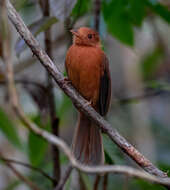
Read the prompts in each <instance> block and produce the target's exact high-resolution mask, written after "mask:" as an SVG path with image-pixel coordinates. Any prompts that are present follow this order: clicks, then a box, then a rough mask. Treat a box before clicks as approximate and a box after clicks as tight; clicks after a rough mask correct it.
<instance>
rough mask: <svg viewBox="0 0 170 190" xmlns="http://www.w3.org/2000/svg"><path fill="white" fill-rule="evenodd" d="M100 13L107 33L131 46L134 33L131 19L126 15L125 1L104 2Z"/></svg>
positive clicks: (126, 6) (126, 4)
mask: <svg viewBox="0 0 170 190" xmlns="http://www.w3.org/2000/svg"><path fill="white" fill-rule="evenodd" d="M102 12H103V16H104V20H105V22H106V25H107V29H108V31H109V32H110V33H111V34H112V35H113V36H115V37H116V38H117V39H119V40H120V41H121V42H123V43H125V44H127V45H130V46H133V44H134V32H133V26H132V23H131V19H130V17H129V14H128V3H127V1H126V0H119V1H117V0H112V1H110V2H108V3H107V2H106V1H104V2H103V4H102Z"/></svg>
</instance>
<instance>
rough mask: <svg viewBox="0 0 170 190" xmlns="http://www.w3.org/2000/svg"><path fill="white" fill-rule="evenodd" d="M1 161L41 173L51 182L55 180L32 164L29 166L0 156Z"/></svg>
mask: <svg viewBox="0 0 170 190" xmlns="http://www.w3.org/2000/svg"><path fill="white" fill-rule="evenodd" d="M0 159H1V160H3V161H5V162H9V163H13V164H17V165H20V166H24V167H26V168H29V169H31V170H34V171H36V172H38V173H40V174H41V175H43V176H44V177H46V178H47V179H49V180H50V181H52V182H54V181H55V179H53V178H52V177H51V176H49V175H48V174H47V173H45V172H44V171H43V170H41V169H40V168H37V167H34V166H32V165H30V164H27V163H25V162H21V161H18V160H13V159H8V158H4V157H1V156H0Z"/></svg>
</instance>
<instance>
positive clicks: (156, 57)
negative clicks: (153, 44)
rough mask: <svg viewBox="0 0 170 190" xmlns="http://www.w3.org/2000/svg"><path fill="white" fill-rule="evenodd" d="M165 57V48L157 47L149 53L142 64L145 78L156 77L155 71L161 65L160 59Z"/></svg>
mask: <svg viewBox="0 0 170 190" xmlns="http://www.w3.org/2000/svg"><path fill="white" fill-rule="evenodd" d="M162 57H163V50H162V49H161V48H159V47H158V48H155V49H154V50H153V51H152V52H151V53H149V54H148V55H147V56H146V57H145V58H144V59H143V60H142V64H141V69H142V74H143V78H144V79H145V80H147V79H151V78H153V77H154V74H155V72H156V71H157V69H158V66H159V65H160V60H161V58H162Z"/></svg>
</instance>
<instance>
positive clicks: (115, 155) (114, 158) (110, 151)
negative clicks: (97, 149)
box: [102, 135, 124, 164]
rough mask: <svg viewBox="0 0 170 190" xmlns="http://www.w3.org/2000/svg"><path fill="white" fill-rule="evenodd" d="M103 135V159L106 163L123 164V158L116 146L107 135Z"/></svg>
mask: <svg viewBox="0 0 170 190" xmlns="http://www.w3.org/2000/svg"><path fill="white" fill-rule="evenodd" d="M102 136H103V145H104V152H105V161H106V163H107V164H114V163H116V164H123V163H124V159H123V157H122V154H120V151H119V150H118V148H117V147H116V145H115V144H113V142H112V141H111V140H110V139H109V137H108V136H106V135H102Z"/></svg>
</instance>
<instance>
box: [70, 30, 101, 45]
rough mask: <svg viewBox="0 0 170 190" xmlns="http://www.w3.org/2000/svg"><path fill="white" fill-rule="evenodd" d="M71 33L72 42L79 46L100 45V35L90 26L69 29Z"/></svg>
mask: <svg viewBox="0 0 170 190" xmlns="http://www.w3.org/2000/svg"><path fill="white" fill-rule="evenodd" d="M70 32H71V33H72V34H73V43H74V44H76V45H80V46H94V47H100V46H101V45H100V37H99V34H98V32H96V31H94V30H92V29H91V28H87V27H81V28H79V29H78V30H74V29H73V30H70Z"/></svg>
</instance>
